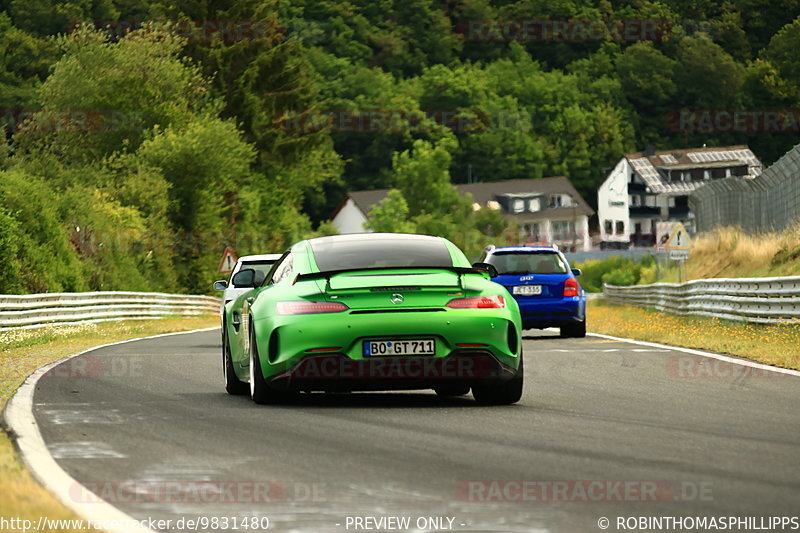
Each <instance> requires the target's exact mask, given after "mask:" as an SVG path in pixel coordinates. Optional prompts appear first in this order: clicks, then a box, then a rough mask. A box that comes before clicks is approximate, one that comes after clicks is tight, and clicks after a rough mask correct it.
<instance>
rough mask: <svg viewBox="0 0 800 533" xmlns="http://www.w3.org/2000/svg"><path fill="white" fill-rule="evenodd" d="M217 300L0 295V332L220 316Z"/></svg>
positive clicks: (148, 294) (116, 294)
mask: <svg viewBox="0 0 800 533" xmlns="http://www.w3.org/2000/svg"><path fill="white" fill-rule="evenodd" d="M219 305H220V300H219V298H214V297H212V296H191V295H186V294H163V293H158V292H70V293H52V294H25V295H19V296H18V295H11V294H0V331H7V330H10V329H22V328H35V327H41V326H48V325H62V324H75V323H82V322H100V321H105V320H130V319H147V318H163V317H166V316H171V315H183V316H197V315H209V314H214V313H219Z"/></svg>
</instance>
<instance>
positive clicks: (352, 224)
mask: <svg viewBox="0 0 800 533" xmlns="http://www.w3.org/2000/svg"><path fill="white" fill-rule="evenodd" d="M456 188H457V189H458V191H459V192H460V193H461V194H463V195H466V194H471V195H472V199H473V202H474V203H473V206H472V207H473V209H474V210H476V211H478V210H480V209H493V210H497V211H500V212H501V213H502V214H503V216H505V217H507V218H508V219H510V220H514V221H515V222H516V223H517V225H518V226H519V228H520V230H521V232H522V235H521V236H520V240H521V241H522V242H530V243H542V244H558V245H559V246H560V247H563V248H566V249H571V248H573V247H574V248H575V249H577V250H588V249H590V247H591V241H590V238H589V217H590V216H592V215H593V214H594V210H593V209H592V208H591V207H590V206H589V204H588V203H586V201H585V200H584V199H583V198H582V197H581V195H580V194H578V191H576V190H575V188H574V187H573V186H572V183H570V181H569V180H568V179H567V178H565V177H563V176H560V177H554V178H539V179H516V180H506V181H496V182H489V183H469V184H461V185H456ZM388 193H389V189H377V190H373V191H354V192H350V193H348V194H347V196H345V198H344V199H343V200H342V202H341V203H340V204H339V206H338V207H337V208H336V211H334V213H333V215H332V216H331V221H332V222H333V225H334V226H335V227H336V228H337V229H338V231H339V232H340V233H362V232H365V231H368V230H366V229H365V228H364V224H365V223H366V221H367V217H368V216H369V212H370V210H372V208H373V207H374V206H375V205H377V204H378V203H380V201H381V200H383V199H384V198H386V196H387V195H388Z"/></svg>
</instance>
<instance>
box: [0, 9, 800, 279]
mask: <svg viewBox="0 0 800 533" xmlns="http://www.w3.org/2000/svg"><path fill="white" fill-rule="evenodd" d="M799 16H800V0H726V1H725V2H716V1H712V0H671V1H667V0H664V1H657V0H599V1H598V0H353V1H344V0H292V1H289V0H217V1H214V0H174V1H172V0H0V35H1V36H0V50H1V51H2V54H1V55H0V61H2V64H1V65H0V108H2V110H3V116H4V121H5V142H4V143H2V144H1V145H0V281H2V290H1V291H0V292H6V293H19V292H44V291H49V292H55V291H80V290H119V289H127V290H166V291H170V292H177V291H190V292H198V291H199V292H207V291H208V289H209V283H210V281H211V280H213V279H214V278H215V277H216V273H215V270H216V267H217V265H218V261H219V258H220V255H221V252H222V250H223V249H224V248H225V247H226V246H231V247H233V248H234V249H235V250H236V251H237V252H238V253H240V254H244V253H255V252H276V251H281V250H282V249H284V248H285V246H286V245H287V244H290V243H291V242H293V241H295V240H297V239H299V238H303V237H306V236H310V235H315V234H327V233H331V232H332V231H333V230H332V228H331V226H330V224H329V223H327V222H326V220H327V219H328V217H329V216H330V214H331V212H332V211H333V210H334V208H335V207H336V205H337V204H338V203H339V202H340V201H341V200H342V198H343V196H344V194H345V193H346V191H348V190H360V189H370V188H384V187H387V188H394V189H396V191H394V192H393V193H392V194H391V195H390V196H389V198H388V199H387V200H386V201H385V202H384V203H383V204H381V205H380V206H379V207H378V208H376V209H375V210H374V212H373V213H372V217H371V221H370V224H371V225H372V227H373V228H375V229H379V230H397V231H419V232H425V233H433V234H439V235H444V236H448V237H450V238H452V239H454V240H455V242H457V243H458V244H460V245H462V246H464V247H466V248H467V249H468V250H472V249H474V248H476V247H479V246H480V245H481V244H482V242H484V240H485V239H487V238H492V237H491V234H493V233H494V234H497V233H498V232H499V231H501V230H502V229H503V221H502V219H500V218H499V217H498V216H497V215H496V214H495V213H492V212H489V213H486V212H485V211H486V210H483V211H481V212H478V213H474V212H473V211H472V209H471V205H470V203H469V201H468V199H464V198H461V197H460V196H459V195H458V194H457V193H455V189H454V188H453V187H452V186H451V183H459V182H466V181H467V180H481V181H495V180H504V179H511V178H529V177H546V176H554V175H566V176H568V177H569V178H570V179H571V180H572V181H573V183H574V184H575V186H576V187H577V188H578V190H579V191H580V192H581V193H582V194H584V195H585V196H586V197H587V198H588V199H593V198H594V191H595V190H596V188H597V186H598V185H599V183H600V182H602V180H603V178H604V171H605V170H606V169H607V168H608V167H609V166H610V165H612V164H613V163H614V162H615V161H616V160H617V159H618V158H619V156H620V154H621V153H623V152H625V151H636V150H640V149H642V148H644V147H645V146H654V147H656V148H680V147H687V146H699V145H702V144H708V145H716V144H720V145H726V144H749V145H750V147H751V148H752V149H753V150H754V152H755V153H756V154H757V155H758V156H759V157H761V158H762V160H763V161H764V162H765V163H767V164H769V163H771V162H772V161H774V160H775V159H777V158H778V157H779V156H780V155H781V154H782V153H784V152H785V151H786V150H788V149H789V148H790V147H791V146H792V145H793V144H795V143H796V142H797V140H798V132H800V125H798V123H797V120H798V118H800V116H799V115H798V111H797V110H798V109H800V53H799V52H798V50H800V17H799ZM736 110H739V111H745V112H748V113H751V114H750V115H749V116H750V119H751V120H753V121H755V122H754V123H752V124H749V125H747V124H746V125H745V126H744V127H741V128H739V127H725V125H720V124H716V123H713V121H712V122H711V123H705V122H703V121H702V120H700V121H697V120H694V119H693V120H688V121H686V120H684V119H683V118H682V117H685V116H690V117H698V116H702V115H703V113H709V112H711V113H712V114H713V113H716V112H720V111H721V112H730V111H736ZM766 111H770V112H775V111H777V112H779V113H782V112H783V111H785V112H786V113H785V114H781V115H780V117H781V118H780V121H779V122H774V121H773V123H771V124H767V125H764V124H761V123H758V117H759V116H761V114H762V113H764V112H766ZM681 113H684V115H682V114H681ZM685 113H689V114H688V115H685ZM742 116H748V115H747V114H744V115H742ZM676 117H678V118H676ZM754 117H755V118H754ZM486 235H489V237H486Z"/></svg>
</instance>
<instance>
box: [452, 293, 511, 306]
mask: <svg viewBox="0 0 800 533" xmlns="http://www.w3.org/2000/svg"><path fill="white" fill-rule="evenodd" d="M505 306H506V300H505V298H503V297H502V296H469V297H467V298H455V299H453V300H450V301H449V302H448V303H447V307H449V308H451V309H504V308H505Z"/></svg>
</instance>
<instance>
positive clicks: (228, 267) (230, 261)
mask: <svg viewBox="0 0 800 533" xmlns="http://www.w3.org/2000/svg"><path fill="white" fill-rule="evenodd" d="M236 261H237V259H236V254H234V253H233V250H231V249H230V248H225V252H224V253H223V254H222V261H220V263H219V271H220V272H222V273H223V274H230V273H231V272H233V267H235V266H236Z"/></svg>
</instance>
